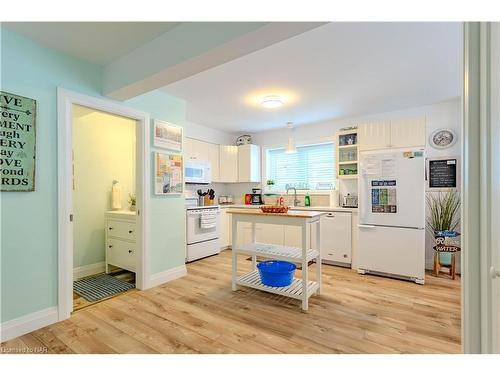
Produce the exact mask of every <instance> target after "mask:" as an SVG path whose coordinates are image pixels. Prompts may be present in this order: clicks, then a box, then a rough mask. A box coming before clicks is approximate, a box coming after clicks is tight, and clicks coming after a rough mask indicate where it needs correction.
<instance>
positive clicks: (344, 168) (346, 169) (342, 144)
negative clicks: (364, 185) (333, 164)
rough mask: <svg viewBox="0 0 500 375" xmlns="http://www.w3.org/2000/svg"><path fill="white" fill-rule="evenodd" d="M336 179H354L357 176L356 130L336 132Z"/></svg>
mask: <svg viewBox="0 0 500 375" xmlns="http://www.w3.org/2000/svg"><path fill="white" fill-rule="evenodd" d="M336 143H337V147H336V150H337V153H336V161H337V178H339V179H354V178H357V176H358V129H357V128H354V127H353V128H349V129H343V130H340V131H339V132H337V135H336Z"/></svg>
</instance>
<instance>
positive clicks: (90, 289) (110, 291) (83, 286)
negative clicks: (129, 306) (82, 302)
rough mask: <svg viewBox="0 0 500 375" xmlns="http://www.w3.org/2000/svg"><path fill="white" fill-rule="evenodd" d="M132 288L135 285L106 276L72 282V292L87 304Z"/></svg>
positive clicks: (90, 277)
mask: <svg viewBox="0 0 500 375" xmlns="http://www.w3.org/2000/svg"><path fill="white" fill-rule="evenodd" d="M134 288H135V284H132V283H128V282H126V281H123V280H120V279H117V278H116V277H113V276H110V275H106V274H101V275H95V276H89V277H85V278H83V279H80V280H77V281H74V282H73V291H74V292H75V293H76V294H78V295H79V296H82V297H83V298H85V299H86V300H87V301H89V302H95V301H99V300H100V299H103V298H107V297H110V296H112V295H114V294H118V293H121V292H125V291H127V290H130V289H134Z"/></svg>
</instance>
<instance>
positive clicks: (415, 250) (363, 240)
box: [358, 224, 425, 281]
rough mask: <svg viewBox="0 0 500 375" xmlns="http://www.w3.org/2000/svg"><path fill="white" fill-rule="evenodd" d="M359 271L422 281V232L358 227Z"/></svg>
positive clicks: (423, 236)
mask: <svg viewBox="0 0 500 375" xmlns="http://www.w3.org/2000/svg"><path fill="white" fill-rule="evenodd" d="M358 228H359V244H358V245H359V250H358V252H359V255H358V269H361V270H365V271H375V272H383V273H387V274H392V275H398V276H404V277H409V278H413V279H418V280H422V281H423V280H424V277H425V230H424V229H408V228H391V227H377V226H371V225H363V224H360V225H358Z"/></svg>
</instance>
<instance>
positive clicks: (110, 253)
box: [106, 238, 137, 271]
mask: <svg viewBox="0 0 500 375" xmlns="http://www.w3.org/2000/svg"><path fill="white" fill-rule="evenodd" d="M107 246H108V247H107V249H106V263H108V264H112V265H113V266H118V267H120V268H123V269H127V270H129V271H135V267H136V253H137V247H136V244H135V243H133V242H128V241H122V240H118V239H116V238H108V245H107Z"/></svg>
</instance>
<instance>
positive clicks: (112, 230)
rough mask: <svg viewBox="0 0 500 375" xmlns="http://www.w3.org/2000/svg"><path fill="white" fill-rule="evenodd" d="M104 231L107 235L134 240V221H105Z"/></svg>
mask: <svg viewBox="0 0 500 375" xmlns="http://www.w3.org/2000/svg"><path fill="white" fill-rule="evenodd" d="M106 231H107V233H108V237H118V238H122V239H124V240H129V241H135V223H133V222H129V221H119V220H111V219H109V220H108V221H107V226H106Z"/></svg>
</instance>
